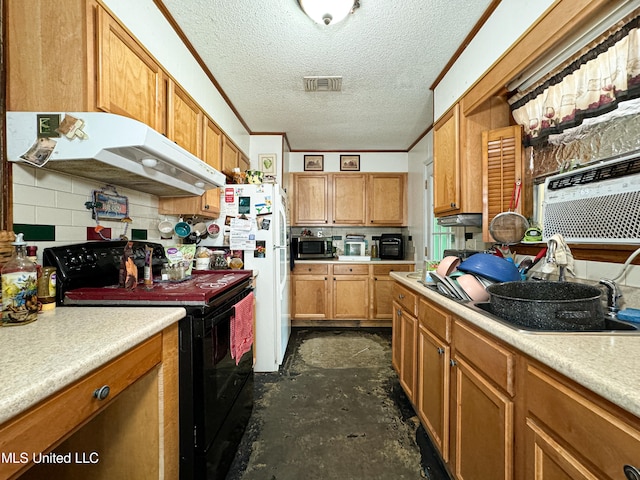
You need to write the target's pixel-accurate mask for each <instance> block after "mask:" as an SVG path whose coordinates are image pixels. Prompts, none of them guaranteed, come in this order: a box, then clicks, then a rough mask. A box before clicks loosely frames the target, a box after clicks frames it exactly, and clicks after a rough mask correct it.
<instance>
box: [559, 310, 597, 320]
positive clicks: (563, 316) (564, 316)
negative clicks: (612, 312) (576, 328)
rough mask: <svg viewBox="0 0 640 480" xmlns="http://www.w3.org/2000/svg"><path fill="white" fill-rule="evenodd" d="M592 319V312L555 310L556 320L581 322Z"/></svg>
mask: <svg viewBox="0 0 640 480" xmlns="http://www.w3.org/2000/svg"><path fill="white" fill-rule="evenodd" d="M592 317H593V312H589V311H587V310H556V318H557V319H558V320H582V319H587V318H592Z"/></svg>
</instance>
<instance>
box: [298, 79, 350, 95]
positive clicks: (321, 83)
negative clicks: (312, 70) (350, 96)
mask: <svg viewBox="0 0 640 480" xmlns="http://www.w3.org/2000/svg"><path fill="white" fill-rule="evenodd" d="M303 80H304V91H305V92H339V91H341V90H342V77H339V76H336V77H303Z"/></svg>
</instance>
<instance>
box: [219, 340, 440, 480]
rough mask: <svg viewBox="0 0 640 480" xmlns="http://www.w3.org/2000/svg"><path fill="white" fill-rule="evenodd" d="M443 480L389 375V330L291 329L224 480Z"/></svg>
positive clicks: (263, 379) (259, 378) (262, 380)
mask: <svg viewBox="0 0 640 480" xmlns="http://www.w3.org/2000/svg"><path fill="white" fill-rule="evenodd" d="M301 478H305V479H308V480H314V479H318V480H330V479H340V480H349V479H353V480H359V479H367V480H373V479H379V480H393V479H420V478H428V479H431V480H448V479H449V477H448V476H447V474H446V473H445V472H444V470H443V469H442V468H441V466H440V464H439V461H438V459H437V455H435V454H434V452H433V450H432V447H431V445H430V442H429V441H428V439H427V437H426V435H425V433H424V430H423V429H422V427H419V422H418V419H417V417H416V416H415V413H414V411H413V409H412V408H411V405H410V404H409V402H408V400H407V398H406V396H405V395H404V392H403V391H402V389H401V387H400V385H399V383H398V378H397V376H396V374H395V372H394V370H393V369H392V367H391V331H390V330H389V329H376V330H371V329H366V330H352V329H341V330H325V329H294V330H293V332H292V336H291V340H290V343H289V348H288V349H287V355H286V357H285V362H284V365H283V366H282V367H281V369H280V371H279V372H278V373H268V374H264V373H263V374H256V378H255V406H254V410H253V415H252V417H251V420H250V422H249V426H248V427H247V430H246V432H245V435H244V437H243V439H242V443H241V445H240V447H239V449H238V453H237V455H236V458H235V459H234V463H233V465H232V467H231V470H230V471H229V474H228V476H227V480H299V479H301Z"/></svg>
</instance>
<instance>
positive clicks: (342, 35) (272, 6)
mask: <svg viewBox="0 0 640 480" xmlns="http://www.w3.org/2000/svg"><path fill="white" fill-rule="evenodd" d="M490 3H491V2H490V0H453V1H452V0H403V1H392V0H360V4H361V7H360V8H359V9H357V10H356V11H355V13H354V14H353V15H350V16H348V17H347V18H346V19H345V20H344V21H343V22H341V23H338V24H335V25H331V26H329V27H325V26H321V25H318V24H316V23H314V22H312V21H311V20H310V19H309V18H308V17H307V16H306V15H305V14H304V13H303V12H302V11H301V10H300V8H299V6H298V2H297V0H163V4H164V5H165V6H166V8H167V10H168V11H169V12H170V14H171V16H172V17H173V18H174V20H175V21H176V22H177V24H178V25H179V26H180V28H181V29H182V30H183V32H184V34H185V35H186V36H187V38H188V40H189V41H190V42H191V44H192V45H193V47H194V48H195V50H196V51H197V52H198V54H199V55H200V57H201V58H202V59H203V61H204V62H205V64H206V65H207V67H208V69H209V70H210V71H211V73H212V74H213V76H214V77H215V79H216V80H217V82H218V84H219V85H220V87H221V88H222V90H223V91H224V92H225V94H226V95H227V97H228V98H229V100H230V101H231V103H232V104H233V105H234V107H235V109H236V110H237V112H238V113H239V115H240V116H241V117H242V119H243V120H244V121H245V123H246V124H247V126H248V127H249V129H250V130H251V132H253V133H256V132H257V133H260V132H284V133H286V135H287V138H288V140H289V143H290V145H291V148H292V149H293V150H306V151H312V150H340V151H348V150H406V149H407V148H408V147H409V146H410V145H411V144H412V143H414V142H415V141H416V140H417V139H418V137H419V136H420V135H421V134H422V133H423V132H424V131H425V130H426V129H427V128H428V127H429V125H431V123H432V122H433V97H432V93H431V92H430V91H429V86H431V85H432V84H433V82H434V81H435V79H436V78H437V76H438V75H439V74H440V72H441V71H442V70H443V69H444V67H445V66H446V64H447V62H448V61H449V60H450V59H451V57H452V56H453V54H454V53H455V51H456V50H457V49H458V47H459V46H460V45H461V44H462V42H463V41H464V39H465V37H466V36H467V35H468V34H469V32H470V31H471V30H472V29H473V27H474V25H475V24H476V23H477V21H478V20H479V19H480V17H481V16H482V14H483V13H484V11H485V9H486V8H487V7H488V6H489V4H490ZM308 75H341V76H342V77H343V81H342V91H341V92H313V93H308V92H305V91H304V86H303V80H302V78H303V77H304V76H308Z"/></svg>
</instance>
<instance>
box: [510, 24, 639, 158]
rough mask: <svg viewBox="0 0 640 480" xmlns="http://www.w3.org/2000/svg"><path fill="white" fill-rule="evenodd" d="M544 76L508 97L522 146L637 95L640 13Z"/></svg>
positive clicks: (599, 113)
mask: <svg viewBox="0 0 640 480" xmlns="http://www.w3.org/2000/svg"><path fill="white" fill-rule="evenodd" d="M546 78H547V79H546V80H545V81H544V83H542V84H541V85H537V86H534V87H532V88H531V89H529V90H528V91H525V92H521V93H519V94H516V95H514V96H513V97H511V99H510V100H509V103H510V104H511V110H512V114H513V117H514V119H515V120H516V122H518V123H519V124H520V125H522V126H523V127H524V133H525V138H524V143H525V145H526V146H530V145H539V144H541V143H544V142H545V141H546V139H547V137H548V136H549V135H553V134H557V133H560V132H562V131H563V130H565V129H567V128H571V127H575V126H577V125H580V124H581V123H582V121H583V119H585V118H589V117H596V116H598V115H602V114H604V113H606V112H609V111H611V110H613V109H615V108H617V105H618V103H619V102H622V101H625V100H630V99H632V98H636V97H640V16H637V17H635V18H634V19H632V20H631V21H629V22H628V23H626V24H625V25H624V26H623V27H622V28H620V29H619V30H617V31H616V32H615V33H613V34H611V35H610V36H608V37H607V38H606V39H605V40H604V41H602V42H600V43H599V44H598V45H597V46H595V47H594V48H592V49H590V50H589V51H588V52H587V53H585V54H582V55H581V56H580V57H579V58H578V59H577V60H574V61H572V62H571V63H570V64H569V65H568V66H564V68H563V69H562V70H561V71H560V72H556V73H552V74H551V76H547V77H546Z"/></svg>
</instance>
